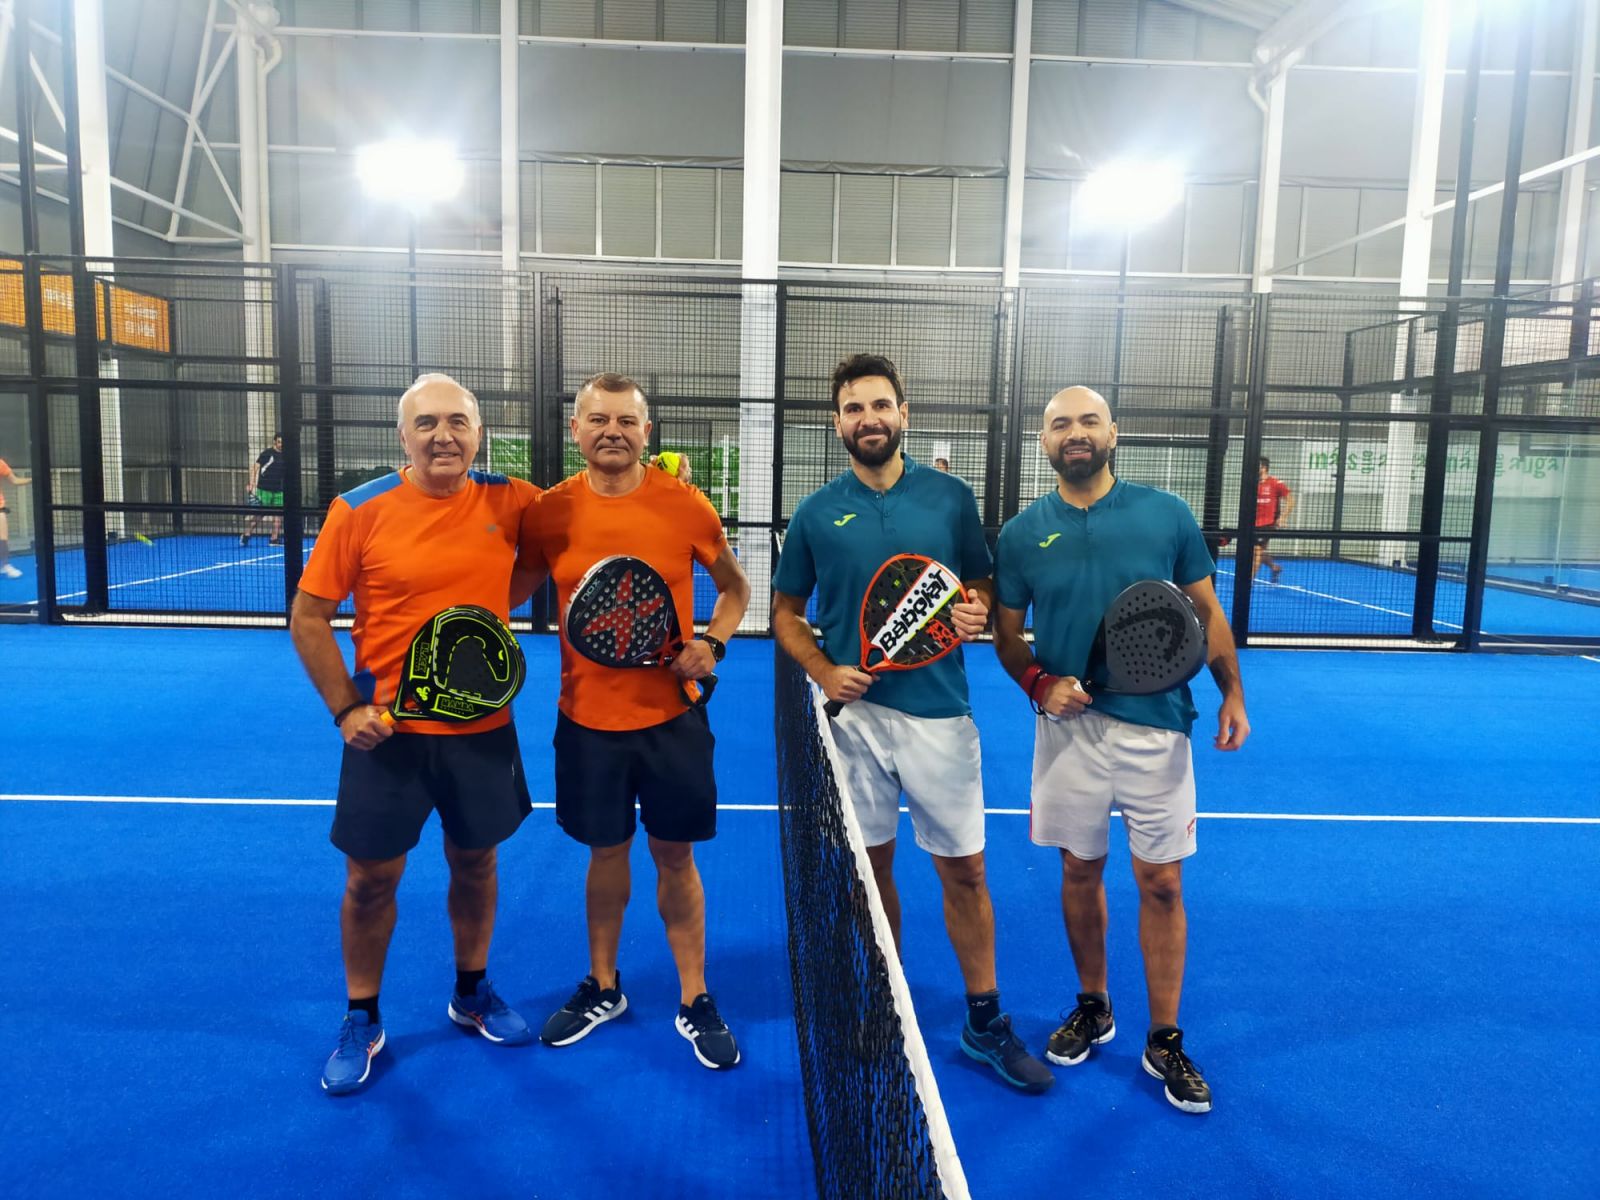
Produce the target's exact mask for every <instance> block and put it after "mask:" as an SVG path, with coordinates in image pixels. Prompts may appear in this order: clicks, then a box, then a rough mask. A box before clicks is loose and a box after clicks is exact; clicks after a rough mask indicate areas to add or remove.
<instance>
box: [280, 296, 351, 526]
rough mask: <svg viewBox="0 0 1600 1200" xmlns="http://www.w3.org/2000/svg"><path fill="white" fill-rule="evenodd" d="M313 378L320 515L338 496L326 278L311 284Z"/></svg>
mask: <svg viewBox="0 0 1600 1200" xmlns="http://www.w3.org/2000/svg"><path fill="white" fill-rule="evenodd" d="M295 278H296V277H295V276H293V275H287V276H285V277H284V284H283V286H284V287H285V288H289V287H291V286H295ZM295 308H296V310H298V308H299V297H296V298H295ZM284 311H285V312H287V311H288V309H285V310H284ZM311 378H312V380H313V381H314V382H315V383H316V384H317V398H316V400H315V401H313V405H312V406H313V408H314V409H315V411H316V422H317V500H316V504H317V510H318V511H319V512H325V511H327V508H328V505H330V504H332V503H333V501H334V497H336V496H337V495H338V494H339V477H338V465H339V463H338V458H339V455H338V445H337V435H336V434H335V432H334V424H333V393H332V392H331V391H329V390H328V388H329V386H330V385H331V384H332V383H333V304H332V302H331V300H330V298H329V295H328V281H327V280H326V279H314V280H312V281H311Z"/></svg>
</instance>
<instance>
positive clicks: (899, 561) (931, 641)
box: [823, 554, 967, 717]
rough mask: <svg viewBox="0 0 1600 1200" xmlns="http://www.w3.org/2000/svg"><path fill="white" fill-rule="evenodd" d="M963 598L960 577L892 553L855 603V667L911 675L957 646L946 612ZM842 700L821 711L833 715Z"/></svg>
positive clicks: (957, 638) (934, 564)
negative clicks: (857, 653) (858, 651)
mask: <svg viewBox="0 0 1600 1200" xmlns="http://www.w3.org/2000/svg"><path fill="white" fill-rule="evenodd" d="M966 598H967V591H966V589H965V588H964V587H962V586H961V578H960V576H958V575H957V574H956V573H955V572H954V571H952V570H951V569H950V568H949V567H947V566H945V565H944V564H942V563H938V562H935V561H934V560H933V559H931V558H929V557H927V556H926V555H924V554H897V555H895V556H894V557H893V558H891V559H890V560H889V561H888V562H886V563H884V564H883V566H881V567H879V568H878V573H877V574H876V575H874V576H873V577H872V582H871V583H870V584H869V585H868V586H867V594H866V595H865V596H864V597H862V600H861V669H862V670H863V671H866V672H867V673H868V674H876V673H878V672H880V671H913V670H915V669H916V668H918V667H925V666H927V665H928V664H929V663H932V662H938V661H939V659H941V658H943V657H944V656H945V655H946V654H949V653H950V652H951V651H952V650H954V649H955V648H956V647H957V646H959V645H960V644H961V635H960V634H958V633H957V632H956V627H955V621H954V620H953V619H952V617H951V609H953V608H954V607H955V606H956V605H957V604H960V603H961V602H962V601H963V600H965V599H966ZM842 708H844V701H842V700H830V701H828V703H827V704H825V705H823V711H824V712H826V713H827V714H828V715H829V716H830V717H836V716H838V715H839V711H840V710H841V709H842Z"/></svg>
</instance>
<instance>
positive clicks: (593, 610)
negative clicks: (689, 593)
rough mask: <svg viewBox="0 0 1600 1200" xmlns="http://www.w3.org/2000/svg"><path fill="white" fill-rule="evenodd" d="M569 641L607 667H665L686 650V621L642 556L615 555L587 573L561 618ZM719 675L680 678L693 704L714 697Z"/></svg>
mask: <svg viewBox="0 0 1600 1200" xmlns="http://www.w3.org/2000/svg"><path fill="white" fill-rule="evenodd" d="M562 626H563V628H564V629H565V630H566V634H567V642H568V643H569V644H570V645H571V646H572V648H573V649H574V650H576V651H577V652H578V653H579V654H581V655H583V656H584V657H585V658H587V659H589V660H590V661H591V662H597V663H600V664H601V665H602V666H607V667H665V666H668V665H670V664H671V662H672V660H673V659H674V658H676V657H677V656H678V654H679V653H680V652H681V651H682V650H683V646H684V640H683V626H682V625H681V624H680V623H679V621H678V607H677V605H675V604H673V602H672V589H671V588H669V587H668V586H667V581H666V580H665V579H663V578H662V577H661V573H660V572H659V571H657V570H656V569H655V568H654V567H652V566H651V565H650V564H649V563H647V562H645V561H644V560H643V559H642V558H633V557H630V556H628V555H625V554H613V555H611V556H610V557H608V558H602V559H601V560H600V561H599V562H597V563H595V564H594V566H592V567H590V568H589V569H588V570H587V571H585V572H584V574H583V578H582V579H580V580H579V581H578V586H577V588H576V590H574V591H573V593H572V601H571V603H569V604H568V605H567V616H566V619H565V621H563V622H562ZM716 686H717V677H716V676H715V675H707V676H705V677H704V678H702V679H697V680H695V681H693V683H692V684H691V683H689V682H688V681H680V683H679V690H680V691H681V692H682V693H683V698H684V699H685V700H686V701H688V702H689V703H690V704H693V705H702V704H704V703H705V702H706V701H707V700H709V699H711V693H712V690H713V689H715V688H716Z"/></svg>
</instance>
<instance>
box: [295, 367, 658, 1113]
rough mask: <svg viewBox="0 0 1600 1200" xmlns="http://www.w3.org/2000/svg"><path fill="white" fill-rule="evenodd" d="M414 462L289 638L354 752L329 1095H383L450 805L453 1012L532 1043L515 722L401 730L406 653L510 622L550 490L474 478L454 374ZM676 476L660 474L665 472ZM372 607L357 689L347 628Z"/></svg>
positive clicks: (414, 419)
mask: <svg viewBox="0 0 1600 1200" xmlns="http://www.w3.org/2000/svg"><path fill="white" fill-rule="evenodd" d="M399 428H400V443H401V445H402V446H403V447H404V448H405V452H406V457H407V458H408V459H409V460H410V462H409V464H408V465H407V466H404V467H402V468H401V469H400V470H398V471H395V472H393V473H391V474H389V475H385V476H383V477H381V478H379V479H375V480H373V481H371V482H370V483H365V484H362V485H361V486H360V487H358V488H356V489H355V490H354V491H350V492H346V493H345V494H344V495H342V496H340V497H338V498H337V499H336V500H334V502H333V504H332V505H331V506H330V507H329V509H328V515H327V518H326V520H325V521H324V522H323V525H322V531H321V533H320V534H318V536H317V542H316V545H315V546H314V547H313V548H312V551H311V558H310V561H308V562H307V563H306V569H305V573H304V574H303V575H302V576H301V578H300V594H299V595H298V596H296V597H295V603H294V612H293V615H292V617H291V619H290V625H289V630H290V634H291V636H292V638H293V640H294V646H295V649H296V650H297V651H298V652H299V654H300V661H301V662H302V663H303V664H304V665H305V668H306V673H307V674H308V675H310V676H311V682H312V683H313V684H314V685H315V686H316V689H317V691H318V693H320V695H321V696H322V701H323V703H324V704H326V705H327V706H328V711H329V713H331V714H332V715H333V723H334V725H335V726H336V727H337V728H338V730H339V734H340V736H341V737H342V738H343V739H344V759H343V763H342V765H341V768H340V773H339V794H338V799H337V801H336V804H335V808H334V817H333V830H332V833H331V835H330V838H331V840H332V842H333V844H334V845H335V846H336V847H338V848H339V849H340V850H342V851H343V852H344V854H345V860H346V885H345V892H344V900H343V904H342V907H341V909H340V914H339V917H340V931H341V934H342V938H341V942H342V948H343V952H344V970H345V983H346V986H347V989H348V992H349V1010H348V1012H347V1013H346V1015H345V1019H344V1023H343V1025H342V1026H341V1028H340V1034H339V1045H338V1048H337V1049H336V1050H335V1051H334V1053H333V1055H332V1056H331V1057H330V1058H329V1059H328V1062H327V1066H326V1067H325V1068H324V1070H323V1074H322V1086H323V1088H324V1089H325V1090H326V1091H327V1092H329V1093H330V1094H334V1093H342V1092H351V1091H354V1090H356V1089H357V1088H359V1087H360V1086H361V1085H362V1084H363V1083H365V1082H366V1079H367V1075H368V1073H369V1071H370V1069H371V1061H372V1058H373V1056H375V1055H376V1054H377V1053H378V1051H379V1050H381V1049H382V1048H383V1043H384V1032H383V1024H382V1021H381V1020H380V1018H379V1013H378V988H379V984H380V983H381V982H382V979H383V966H384V960H385V958H386V956H387V954H388V950H389V939H390V935H391V934H392V933H393V932H394V923H395V890H396V888H397V887H398V886H399V884H400V876H401V874H402V872H403V871H404V870H405V865H406V855H407V854H408V853H409V852H410V851H411V850H412V849H413V848H414V847H415V846H416V844H417V840H418V838H419V837H420V835H421V832H422V827H423V825H424V824H425V823H426V821H427V819H428V815H429V814H430V813H431V812H433V811H434V810H435V809H437V810H438V813H439V823H440V824H441V825H442V826H443V827H444V855H445V861H446V862H447V863H448V864H449V868H450V897H449V912H450V927H451V931H452V933H453V934H454V936H455V960H456V988H455V993H454V995H453V996H452V997H451V1000H450V1003H449V1007H448V1010H447V1011H448V1013H449V1016H450V1019H451V1020H453V1021H454V1022H456V1024H458V1025H463V1026H466V1027H468V1028H471V1029H475V1030H476V1031H477V1032H479V1033H481V1034H482V1035H483V1036H484V1037H486V1038H488V1039H489V1040H490V1041H492V1042H497V1043H500V1044H506V1045H515V1044H518V1043H521V1042H527V1041H529V1040H531V1037H532V1034H531V1031H530V1030H529V1029H528V1026H527V1023H526V1022H525V1021H523V1019H522V1018H521V1017H520V1016H518V1015H517V1014H516V1013H515V1012H514V1011H512V1010H511V1009H510V1008H509V1007H508V1006H507V1005H506V1003H505V1001H503V1000H501V999H500V997H499V996H498V995H497V994H496V992H495V990H494V987H493V986H492V985H491V984H490V982H489V980H488V977H487V972H488V958H489V940H490V937H491V935H492V934H493V932H494V916H495V902H496V897H497V895H498V888H499V882H498V874H497V860H496V847H497V846H498V845H499V844H500V843H501V842H503V841H504V840H505V839H506V838H508V837H510V836H511V835H512V834H513V833H515V832H516V831H517V827H518V826H519V825H521V824H522V819H523V818H524V817H526V816H527V815H528V813H529V811H530V810H531V809H532V807H533V806H532V803H531V802H530V798H529V796H528V786H527V782H526V779H525V777H524V775H523V770H522V753H521V750H520V749H519V748H518V746H517V735H516V730H515V728H514V727H513V726H512V723H511V711H510V710H509V709H504V710H502V711H500V712H498V713H494V714H492V715H490V716H487V717H484V718H482V719H480V720H477V721H473V722H470V723H468V724H465V725H457V724H450V723H446V722H438V721H407V722H405V723H404V724H402V725H400V726H398V727H396V726H392V725H389V724H387V723H386V722H384V721H383V719H382V718H383V714H384V706H385V705H386V704H388V703H389V702H390V701H392V700H393V699H394V696H395V693H396V691H397V690H398V688H399V681H400V668H401V663H402V661H403V659H404V657H405V653H406V648H407V646H408V645H409V644H410V642H411V639H412V637H413V636H415V634H416V632H417V630H418V629H420V628H421V627H422V626H423V624H424V623H425V622H427V621H428V620H429V619H430V618H432V617H433V616H434V615H435V614H436V613H438V612H440V611H441V610H443V609H445V608H449V607H451V606H453V605H458V604H477V605H481V606H483V607H484V608H487V609H489V610H490V611H492V612H493V613H494V614H495V615H496V616H498V617H499V618H500V619H501V620H502V621H508V620H509V619H510V613H511V604H510V597H511V591H512V587H513V583H512V574H513V571H514V569H515V567H516V558H517V533H518V530H519V529H520V528H521V525H522V516H523V512H524V510H525V509H526V508H527V507H528V505H529V504H531V503H532V502H533V499H534V497H535V495H537V492H538V489H536V488H535V487H534V486H533V485H532V484H530V483H526V482H524V481H523V480H520V479H508V478H507V477H505V476H503V475H492V474H489V473H487V472H483V471H474V470H473V469H472V460H473V458H474V457H475V456H476V455H477V453H478V447H479V444H480V442H481V441H482V434H483V425H482V419H481V417H480V416H479V413H478V402H477V400H476V398H474V396H473V395H472V393H471V392H469V391H468V390H467V389H466V388H464V387H462V386H461V385H460V384H459V383H457V382H456V381H455V380H453V379H451V378H450V377H449V376H448V375H437V374H429V375H423V376H421V377H419V378H418V379H417V381H416V382H415V383H414V384H412V385H411V387H410V389H409V390H408V391H407V392H406V393H405V395H404V396H402V397H401V399H400V411H399ZM657 473H658V474H659V472H657ZM352 594H353V595H354V597H355V624H354V627H353V629H352V631H351V632H352V635H353V638H354V641H355V650H356V662H355V666H356V670H355V676H354V678H352V677H351V673H350V672H349V670H348V669H347V668H346V667H345V661H344V656H343V654H342V653H341V652H340V650H339V645H338V643H337V642H336V641H335V640H334V635H333V624H332V622H333V618H334V615H335V614H336V613H337V612H338V610H339V605H340V604H341V603H342V602H343V601H344V598H345V597H346V596H349V595H352Z"/></svg>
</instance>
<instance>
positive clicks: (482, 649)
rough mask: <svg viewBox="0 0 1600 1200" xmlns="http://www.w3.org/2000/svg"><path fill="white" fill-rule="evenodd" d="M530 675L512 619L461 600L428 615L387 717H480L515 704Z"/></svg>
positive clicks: (463, 719) (393, 719) (413, 643)
mask: <svg viewBox="0 0 1600 1200" xmlns="http://www.w3.org/2000/svg"><path fill="white" fill-rule="evenodd" d="M526 674H527V663H526V662H525V661H524V659H523V657H522V647H521V646H519V645H517V639H516V635H515V634H513V633H512V632H511V630H510V629H509V628H507V627H506V623H505V622H504V621H502V620H501V619H500V618H499V617H498V616H496V615H495V614H494V613H492V612H490V611H489V610H488V609H487V608H483V607H482V606H480V605H477V604H458V605H456V606H454V607H452V608H447V609H445V610H444V611H443V612H439V613H435V614H434V615H433V616H432V617H430V618H428V620H427V622H426V623H425V624H424V625H423V626H422V628H421V629H419V630H418V631H417V635H416V637H414V638H412V639H411V645H410V646H409V647H407V648H406V657H405V661H404V663H402V664H401V668H400V687H399V690H398V691H397V692H396V693H395V698H394V701H393V703H391V704H390V705H389V707H388V708H386V709H385V710H384V713H383V719H384V720H385V721H386V722H388V723H389V724H391V725H393V724H394V723H395V722H397V721H452V722H455V723H458V724H459V723H463V722H466V721H476V720H479V719H480V718H482V717H487V716H489V715H491V714H493V713H497V712H499V711H500V710H501V709H502V708H504V707H505V706H506V705H508V704H510V703H511V701H512V699H513V697H515V696H516V694H517V692H519V691H520V690H521V689H522V681H523V679H524V678H525V676H526Z"/></svg>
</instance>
